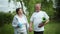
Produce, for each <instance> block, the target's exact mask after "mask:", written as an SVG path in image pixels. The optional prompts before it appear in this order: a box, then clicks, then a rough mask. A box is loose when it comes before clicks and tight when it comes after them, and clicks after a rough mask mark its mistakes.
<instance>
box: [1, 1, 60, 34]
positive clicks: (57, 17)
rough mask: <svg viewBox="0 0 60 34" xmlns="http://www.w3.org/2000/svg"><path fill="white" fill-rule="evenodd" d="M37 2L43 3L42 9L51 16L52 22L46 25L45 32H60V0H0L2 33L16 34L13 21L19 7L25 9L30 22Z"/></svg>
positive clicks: (47, 33)
mask: <svg viewBox="0 0 60 34" xmlns="http://www.w3.org/2000/svg"><path fill="white" fill-rule="evenodd" d="M36 3H41V4H42V9H41V10H43V11H46V12H47V14H48V15H49V17H50V22H49V23H48V24H47V25H45V31H44V34H60V0H0V34H14V29H13V27H12V24H11V23H12V20H13V17H14V15H15V14H16V12H15V9H16V8H18V7H21V8H22V9H23V11H24V13H25V15H26V16H27V18H28V21H29V22H30V20H29V19H30V17H31V15H32V13H33V12H34V5H35V4H36ZM28 33H29V34H33V32H28Z"/></svg>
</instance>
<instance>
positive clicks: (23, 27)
mask: <svg viewBox="0 0 60 34" xmlns="http://www.w3.org/2000/svg"><path fill="white" fill-rule="evenodd" d="M19 23H20V24H22V25H21V28H16V27H17V26H18V24H19ZM26 25H27V27H26ZM12 26H13V27H14V29H15V31H16V32H25V31H26V29H27V28H28V27H29V24H28V21H27V18H26V16H25V15H22V17H21V18H20V17H19V16H18V15H15V16H14V19H13V22H12Z"/></svg>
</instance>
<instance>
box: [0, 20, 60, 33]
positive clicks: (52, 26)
mask: <svg viewBox="0 0 60 34" xmlns="http://www.w3.org/2000/svg"><path fill="white" fill-rule="evenodd" d="M59 26H60V23H58V22H54V21H52V22H49V23H48V24H47V25H45V31H44V34H60V27H59ZM0 34H14V29H13V28H12V26H11V24H5V25H4V26H3V27H0ZM29 34H33V32H29Z"/></svg>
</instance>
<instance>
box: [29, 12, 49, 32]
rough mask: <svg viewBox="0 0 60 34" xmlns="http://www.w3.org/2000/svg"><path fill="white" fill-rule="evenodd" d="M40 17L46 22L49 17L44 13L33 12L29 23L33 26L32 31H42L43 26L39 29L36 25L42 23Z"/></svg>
mask: <svg viewBox="0 0 60 34" xmlns="http://www.w3.org/2000/svg"><path fill="white" fill-rule="evenodd" d="M42 17H45V18H46V19H47V20H48V19H49V16H48V15H47V14H46V12H44V11H39V12H34V13H33V15H32V16H31V19H30V21H31V22H33V24H34V31H44V26H43V27H41V28H39V27H38V25H39V24H40V23H42Z"/></svg>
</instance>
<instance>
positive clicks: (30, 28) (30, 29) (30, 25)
mask: <svg viewBox="0 0 60 34" xmlns="http://www.w3.org/2000/svg"><path fill="white" fill-rule="evenodd" d="M32 25H33V22H30V24H29V31H30V32H31V31H32V30H33V29H32Z"/></svg>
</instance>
